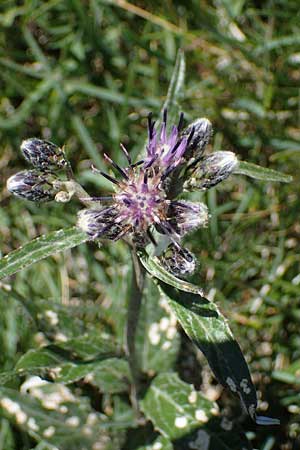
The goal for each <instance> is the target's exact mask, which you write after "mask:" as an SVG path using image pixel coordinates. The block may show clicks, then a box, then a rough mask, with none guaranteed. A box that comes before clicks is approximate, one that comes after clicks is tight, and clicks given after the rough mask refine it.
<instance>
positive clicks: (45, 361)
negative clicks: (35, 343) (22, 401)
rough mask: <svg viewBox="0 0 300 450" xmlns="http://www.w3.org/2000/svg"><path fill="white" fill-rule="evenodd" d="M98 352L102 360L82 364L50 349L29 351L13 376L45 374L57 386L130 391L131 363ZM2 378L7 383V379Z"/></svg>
mask: <svg viewBox="0 0 300 450" xmlns="http://www.w3.org/2000/svg"><path fill="white" fill-rule="evenodd" d="M100 352H101V348H100V347H99V349H98V357H101V358H104V359H102V360H100V361H99V360H97V361H92V362H83V361H73V360H72V361H71V360H70V359H67V358H66V357H65V356H60V355H58V354H57V353H54V352H53V351H51V347H50V346H49V347H46V348H42V349H37V350H29V351H28V352H27V353H25V355H23V356H21V358H20V359H19V361H18V362H17V364H16V367H15V374H13V373H12V375H15V376H16V375H23V376H24V374H27V375H28V374H31V375H43V374H48V376H50V377H52V378H53V379H55V381H56V382H58V383H64V384H70V383H74V382H76V381H78V380H80V379H84V381H85V382H86V383H89V384H92V385H93V386H96V387H98V388H99V389H100V390H101V391H102V392H105V393H110V394H113V393H116V392H126V391H128V386H129V382H130V379H131V375H130V370H129V365H128V362H127V361H125V360H124V359H121V358H116V357H106V353H103V354H101V353H100ZM5 375H7V374H5V373H4V374H0V380H1V378H2V379H3V380H5V378H4V376H5Z"/></svg>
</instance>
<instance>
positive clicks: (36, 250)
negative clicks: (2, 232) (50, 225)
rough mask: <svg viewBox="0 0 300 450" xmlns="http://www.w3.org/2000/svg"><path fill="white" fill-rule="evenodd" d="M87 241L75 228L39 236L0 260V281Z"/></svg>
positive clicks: (82, 233) (83, 234) (85, 236)
mask: <svg viewBox="0 0 300 450" xmlns="http://www.w3.org/2000/svg"><path fill="white" fill-rule="evenodd" d="M87 240H88V236H87V234H86V233H84V232H82V231H80V230H79V229H78V228H76V227H72V228H68V229H65V230H59V231H55V232H53V233H50V234H48V235H47V236H40V237H38V238H36V239H34V240H33V241H31V242H28V243H27V244H25V245H23V247H20V248H18V249H17V250H14V251H12V252H11V253H9V254H8V255H6V256H5V257H4V258H1V259H0V279H1V278H4V277H7V276H9V275H13V274H14V273H16V272H19V271H20V270H22V269H25V268H26V267H29V266H31V265H32V264H34V263H36V262H38V261H40V260H41V259H44V258H46V257H47V256H50V255H53V254H54V253H56V252H61V251H63V250H67V249H68V248H72V247H75V246H77V245H79V244H81V243H83V242H86V241H87Z"/></svg>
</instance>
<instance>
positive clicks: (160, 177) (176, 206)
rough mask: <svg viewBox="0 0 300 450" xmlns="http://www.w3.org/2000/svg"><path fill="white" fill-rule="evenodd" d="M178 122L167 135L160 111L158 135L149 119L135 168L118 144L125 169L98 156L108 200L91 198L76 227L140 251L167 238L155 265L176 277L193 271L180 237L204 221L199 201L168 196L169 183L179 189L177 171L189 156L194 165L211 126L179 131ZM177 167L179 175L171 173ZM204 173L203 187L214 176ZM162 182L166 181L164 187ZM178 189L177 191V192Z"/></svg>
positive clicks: (204, 210) (200, 121)
mask: <svg viewBox="0 0 300 450" xmlns="http://www.w3.org/2000/svg"><path fill="white" fill-rule="evenodd" d="M182 123H183V114H181V115H180V120H179V123H178V125H177V126H175V125H174V126H173V127H172V128H171V131H170V133H168V132H167V111H164V114H163V122H162V125H161V128H160V130H159V132H158V131H157V130H156V128H155V122H153V121H152V118H151V115H150V116H149V117H148V144H147V153H146V157H145V159H144V160H142V161H139V162H137V163H135V164H134V163H132V160H131V157H130V155H129V154H128V152H127V150H126V149H125V147H124V146H123V145H121V148H122V150H123V152H124V153H125V156H126V158H127V161H128V164H127V166H125V167H120V166H118V165H117V164H116V163H115V162H114V161H112V160H111V159H110V157H109V156H107V155H104V156H105V159H106V160H107V161H108V162H109V164H110V165H111V167H112V169H113V170H114V171H115V172H117V173H118V177H114V176H112V175H110V174H107V173H104V172H101V171H99V170H97V169H94V170H95V171H97V172H98V173H100V174H101V175H102V176H104V177H105V178H107V179H108V180H109V181H110V182H111V183H112V185H113V187H114V192H113V193H112V194H111V195H110V196H109V197H94V198H92V200H94V201H95V202H97V203H95V208H89V209H85V210H82V211H80V212H79V215H78V223H77V224H78V226H79V228H81V229H82V230H83V231H85V232H86V233H87V234H88V235H89V236H90V238H91V239H98V238H104V239H111V240H118V239H121V238H123V237H127V238H130V239H131V240H132V241H133V242H134V243H135V244H136V246H137V247H144V246H145V245H147V244H148V243H150V242H152V243H153V244H154V245H155V246H156V245H157V242H156V241H157V239H159V235H165V236H167V237H168V242H169V245H168V247H167V250H166V251H165V254H162V255H161V257H160V261H161V263H162V264H163V265H164V266H165V268H166V269H167V270H169V271H171V272H172V273H174V274H176V275H180V274H181V275H184V274H188V273H191V272H193V270H194V268H195V260H194V256H193V255H192V254H191V253H190V252H189V251H188V250H186V249H184V248H183V247H182V246H181V239H182V237H183V236H185V235H186V234H187V233H189V232H191V231H193V230H195V229H197V228H199V227H204V226H206V224H207V221H208V217H209V216H208V210H207V207H206V206H205V205H204V204H203V203H192V202H190V201H185V200H175V198H176V195H177V192H176V193H175V195H174V192H171V189H170V186H173V184H172V183H175V184H176V183H177V185H178V186H179V187H180V183H178V182H177V181H178V179H177V178H178V177H177V174H179V173H180V172H182V173H188V172H184V170H181V168H183V169H184V168H185V167H187V168H188V169H189V158H193V161H195V155H196V158H197V149H198V156H199V155H200V154H201V155H202V152H203V149H204V145H205V144H206V143H207V142H208V139H209V137H210V135H211V124H210V122H209V121H208V120H207V119H198V120H197V121H195V122H194V125H191V126H189V127H188V128H187V129H185V130H182ZM201 155H200V158H201V159H202V156H201ZM199 161H200V160H199ZM221 165H222V164H221ZM178 167H180V171H177V170H174V169H176V168H178ZM209 167H210V165H209ZM204 172H205V173H207V174H208V175H209V183H212V181H211V180H212V178H213V177H214V174H215V173H217V175H218V176H219V171H218V170H212V171H209V170H208V169H207V168H206V169H205V170H204ZM211 172H214V173H213V174H212V173H211ZM166 180H172V182H171V183H166ZM182 185H183V183H182V184H181V186H182ZM181 190H182V189H181ZM181 190H180V189H178V193H180V192H181ZM173 198H174V199H173Z"/></svg>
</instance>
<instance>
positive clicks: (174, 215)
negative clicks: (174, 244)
mask: <svg viewBox="0 0 300 450" xmlns="http://www.w3.org/2000/svg"><path fill="white" fill-rule="evenodd" d="M168 216H169V218H170V219H169V220H170V224H171V225H172V227H173V228H174V230H175V231H176V233H177V234H179V236H184V235H185V234H187V233H189V232H191V231H195V230H196V229H197V228H200V227H205V226H206V225H207V222H208V209H207V206H206V205H205V204H204V203H195V202H188V201H185V200H178V201H172V202H171V204H170V207H169V211H168Z"/></svg>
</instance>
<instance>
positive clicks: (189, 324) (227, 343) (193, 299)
mask: <svg viewBox="0 0 300 450" xmlns="http://www.w3.org/2000/svg"><path fill="white" fill-rule="evenodd" d="M159 286H160V288H161V290H162V292H163V293H164V294H165V295H166V296H167V299H168V301H169V304H170V306H171V308H172V309H173V311H174V312H175V314H176V317H177V319H178V321H179V322H180V324H181V325H182V327H183V329H184V331H185V332H186V334H187V335H188V336H189V337H190V338H191V340H192V341H193V343H194V344H196V346H197V347H198V348H199V349H200V350H201V351H202V352H203V353H204V355H205V357H206V358H207V360H208V363H209V365H210V367H211V369H212V371H213V372H214V374H215V376H216V378H217V379H218V381H219V382H220V383H221V384H222V385H223V386H225V387H228V388H229V389H230V390H231V391H232V392H234V393H235V394H238V395H239V396H240V399H241V401H242V402H243V404H244V405H245V407H246V409H247V411H248V412H249V414H250V416H251V417H252V418H253V419H254V420H255V410H256V406H257V399H256V391H255V388H254V386H253V384H252V381H251V377H250V373H249V369H248V366H247V363H246V361H245V358H244V356H243V354H242V352H241V349H240V347H239V345H238V343H237V342H236V340H235V339H234V337H233V335H232V333H231V330H230V328H229V326H228V323H227V320H226V319H225V318H224V317H223V316H222V314H221V313H220V311H219V310H218V308H217V306H216V305H215V304H214V303H212V302H210V301H208V300H207V299H205V298H204V297H201V296H200V295H197V294H192V293H189V292H183V291H179V290H178V289H174V288H173V287H172V286H169V285H167V284H165V283H159Z"/></svg>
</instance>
